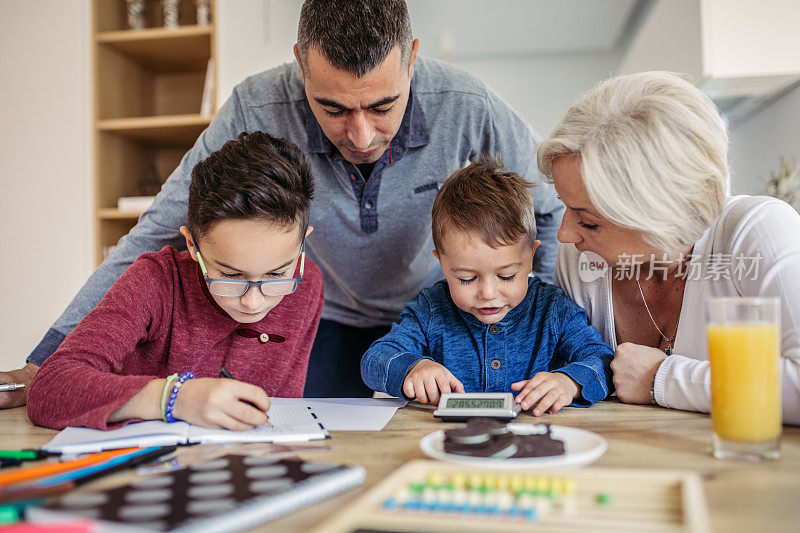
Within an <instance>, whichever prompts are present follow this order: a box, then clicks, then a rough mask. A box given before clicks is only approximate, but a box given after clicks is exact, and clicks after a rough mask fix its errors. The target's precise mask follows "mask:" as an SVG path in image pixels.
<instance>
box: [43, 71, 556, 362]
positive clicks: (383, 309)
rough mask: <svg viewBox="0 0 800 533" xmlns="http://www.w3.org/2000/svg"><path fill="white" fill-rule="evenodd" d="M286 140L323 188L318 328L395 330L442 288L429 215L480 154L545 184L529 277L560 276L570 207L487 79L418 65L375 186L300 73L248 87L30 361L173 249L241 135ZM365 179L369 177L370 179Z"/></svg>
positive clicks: (310, 244)
mask: <svg viewBox="0 0 800 533" xmlns="http://www.w3.org/2000/svg"><path fill="white" fill-rule="evenodd" d="M258 130H260V131H265V132H267V133H269V134H271V135H274V136H278V137H285V138H286V139H288V140H290V141H292V142H293V143H295V144H297V145H298V146H299V147H300V148H301V149H302V150H303V151H305V152H306V153H307V154H308V156H309V159H310V161H311V166H312V169H313V174H314V178H315V181H316V197H315V199H314V202H313V204H312V209H311V224H312V225H313V226H314V231H313V233H312V234H311V235H310V236H309V238H308V239H307V241H306V250H307V252H308V255H309V257H311V258H312V259H313V260H314V261H315V262H316V263H317V264H318V265H319V267H320V268H321V269H322V272H323V275H324V279H325V308H324V310H323V318H326V319H329V320H334V321H337V322H341V323H344V324H349V325H353V326H359V327H368V326H376V325H388V324H390V323H391V322H392V321H394V320H395V319H396V318H397V315H398V314H399V312H400V310H401V309H402V308H403V305H404V304H405V303H406V302H407V301H409V300H410V299H411V298H413V297H414V296H416V294H417V293H418V292H419V291H420V290H421V289H423V288H425V287H429V286H431V285H433V284H434V283H435V282H436V281H437V280H439V279H441V278H442V273H441V270H440V268H439V264H438V262H437V261H436V259H435V258H434V257H433V255H432V253H431V250H433V241H432V239H431V228H430V226H431V207H432V205H433V199H434V197H435V196H436V191H437V190H438V188H439V186H440V185H441V183H442V182H443V181H444V180H445V179H446V178H447V176H448V175H449V174H450V173H451V172H452V171H453V170H455V169H457V168H460V167H463V166H464V165H465V164H466V163H467V162H468V161H469V160H471V159H475V158H477V157H478V156H480V154H481V153H484V152H485V153H490V154H494V155H497V156H499V157H501V158H502V160H503V162H504V164H505V166H506V168H508V169H509V170H511V171H514V172H517V173H518V174H520V175H521V176H523V177H524V178H527V179H529V180H532V181H534V182H537V183H539V185H538V186H537V187H536V188H535V189H534V198H535V202H536V211H537V224H538V229H539V239H540V240H541V241H542V245H541V246H540V247H539V249H538V251H537V252H536V255H535V257H534V271H535V272H536V273H537V274H539V275H540V276H541V277H543V278H544V279H546V280H549V279H551V278H552V273H553V268H554V266H555V255H556V254H555V251H556V240H555V234H556V231H557V229H558V226H559V224H560V222H561V215H562V213H563V206H562V205H561V203H560V202H559V201H558V200H557V198H556V196H555V192H554V190H553V187H552V185H548V184H544V183H542V182H541V179H540V176H539V172H538V170H537V167H536V146H537V141H538V138H537V136H536V134H535V133H534V132H533V131H532V130H531V128H530V127H529V126H528V125H527V124H526V123H525V122H524V121H523V120H522V119H521V118H520V117H519V116H518V115H517V114H516V113H515V112H514V111H513V110H512V109H511V108H510V107H509V106H508V105H507V104H506V103H505V102H503V101H502V100H501V99H500V97H499V96H497V95H496V94H495V93H494V92H493V91H491V90H490V89H489V88H488V87H487V86H486V85H485V84H484V83H483V82H482V81H481V80H480V79H478V78H476V77H475V76H472V75H470V74H468V73H466V72H465V71H463V70H460V69H457V68H455V67H453V66H451V65H448V64H447V63H444V62H441V61H437V60H433V59H426V58H422V57H419V58H417V61H416V63H415V65H414V76H413V78H412V81H411V97H410V98H409V102H408V105H407V107H406V111H405V115H404V117H403V121H402V124H401V126H400V129H399V131H398V133H397V135H396V136H395V138H394V139H393V140H392V142H391V144H390V148H389V149H387V150H386V152H385V153H384V154H383V156H382V157H381V158H380V159H379V160H378V162H377V163H376V164H375V166H374V168H373V170H372V174H371V175H370V176H369V177H366V176H361V174H360V173H359V171H358V169H357V168H356V167H355V165H353V164H352V163H350V162H348V161H346V160H345V159H343V158H342V157H341V155H340V154H339V152H338V151H337V150H336V149H335V147H334V146H333V145H332V144H331V143H330V141H329V140H328V139H327V138H326V137H325V136H324V134H323V133H322V130H321V129H320V127H319V124H318V123H317V121H316V119H315V118H314V115H313V114H312V113H311V109H310V108H309V106H308V102H307V100H306V96H305V90H304V87H303V82H302V78H301V76H300V70H299V68H298V66H297V65H296V64H295V63H291V64H285V65H281V66H279V67H276V68H273V69H271V70H268V71H265V72H262V73H261V74H257V75H255V76H251V77H249V78H247V79H246V80H245V81H244V82H242V83H241V84H240V85H238V86H237V87H236V88H235V89H234V91H233V95H232V96H231V97H230V98H229V99H228V100H227V101H226V102H225V104H224V105H223V106H222V108H220V110H219V112H218V113H217V115H216V116H215V117H214V120H213V121H212V123H211V125H210V126H209V127H208V128H207V129H206V130H205V131H204V132H203V133H202V134H201V135H200V137H199V138H198V139H197V141H196V142H195V144H194V146H193V147H192V148H191V150H189V152H187V153H186V155H185V156H184V157H183V159H182V160H181V163H180V165H179V166H178V168H176V169H175V171H174V172H173V173H172V175H171V176H170V177H169V179H168V180H167V182H166V183H165V184H164V186H163V187H162V190H161V192H160V193H159V195H158V197H157V198H156V201H155V202H154V203H153V205H152V206H151V207H150V209H148V210H147V211H146V212H145V213H144V214H143V215H142V217H141V218H140V220H139V223H138V224H137V225H136V226H135V227H134V228H133V229H132V230H131V232H130V233H129V234H128V235H126V236H125V237H123V238H122V239H121V240H120V242H119V244H118V245H117V247H116V248H115V250H114V251H113V252H112V254H111V255H110V256H109V258H108V259H107V260H106V261H104V262H103V264H102V265H101V266H100V267H99V268H98V269H97V270H96V271H95V273H94V274H93V275H92V276H91V277H90V278H89V281H88V282H87V283H86V285H84V287H83V288H82V289H81V291H80V292H79V293H78V295H77V296H76V297H75V299H74V300H73V301H72V303H70V305H69V307H68V308H67V309H66V311H64V313H63V314H62V315H61V317H60V318H59V319H58V320H57V321H56V323H55V324H54V325H53V327H52V328H51V329H50V331H48V332H47V334H46V335H45V337H44V339H43V340H42V342H41V343H40V344H39V345H38V346H37V348H36V349H35V350H34V352H33V353H32V354H31V355H30V357H29V358H28V360H29V361H32V362H34V363H37V364H41V363H42V362H43V361H44V359H46V357H47V356H49V355H50V354H51V353H53V352H54V351H55V350H56V348H57V347H58V345H59V344H60V343H61V341H62V340H63V339H64V337H65V336H66V335H67V334H68V333H69V332H70V331H72V329H73V328H74V327H75V326H76V325H77V324H78V322H80V320H81V319H82V318H83V317H84V316H85V315H86V314H87V313H88V312H89V311H91V310H92V309H93V308H94V306H95V305H96V304H97V302H99V301H100V299H101V298H102V296H103V295H104V294H105V292H106V291H107V290H108V288H109V287H110V286H111V284H112V283H113V282H114V281H115V280H116V279H117V278H118V277H119V276H120V275H121V274H122V272H123V271H124V270H125V268H127V266H128V265H130V264H131V263H132V262H133V261H134V260H135V259H136V258H137V257H138V256H139V255H140V254H142V253H144V252H147V251H152V250H159V249H161V248H162V247H163V246H165V245H167V244H169V245H172V246H175V247H176V248H179V249H180V248H185V242H184V240H183V237H181V235H180V233H179V232H178V228H179V227H180V226H181V225H184V224H186V209H187V207H186V204H187V199H188V191H189V182H190V181H191V171H192V168H193V167H194V165H195V164H196V163H197V162H199V161H201V160H203V159H205V158H206V157H207V156H208V155H209V154H210V153H211V152H213V151H215V150H217V149H219V148H220V147H221V146H222V145H223V144H224V143H225V142H226V141H228V140H230V139H235V138H236V137H237V136H238V134H239V133H241V132H243V131H247V132H252V131H258ZM365 178H366V179H365Z"/></svg>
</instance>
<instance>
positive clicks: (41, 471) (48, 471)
mask: <svg viewBox="0 0 800 533" xmlns="http://www.w3.org/2000/svg"><path fill="white" fill-rule="evenodd" d="M133 450H138V448H122V449H119V450H110V451H107V452H100V453H93V454H91V455H87V456H86V457H81V458H80V459H73V460H72V461H63V462H60V463H47V464H44V465H39V466H32V467H30V468H23V469H21V470H15V471H13V472H8V473H6V474H0V487H1V486H3V485H7V484H9V483H16V482H18V481H27V480H29V479H35V478H38V477H43V476H49V475H52V474H59V473H61V472H66V471H67V470H72V469H73V468H79V467H82V466H86V465H91V464H94V463H99V462H100V461H105V460H106V459H110V458H112V457H116V456H117V455H122V454H124V453H130V452H131V451H133Z"/></svg>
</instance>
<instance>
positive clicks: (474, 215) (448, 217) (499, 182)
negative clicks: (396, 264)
mask: <svg viewBox="0 0 800 533" xmlns="http://www.w3.org/2000/svg"><path fill="white" fill-rule="evenodd" d="M532 187H533V185H532V184H531V183H529V182H527V181H525V180H524V179H522V178H521V177H520V176H519V175H517V174H515V173H514V172H508V171H506V169H505V168H504V167H503V164H502V163H501V162H500V160H499V159H496V158H493V157H491V156H488V155H485V154H484V155H482V156H481V158H480V160H479V161H476V162H472V163H470V164H469V165H468V166H466V167H464V168H461V169H459V170H456V171H455V172H453V173H452V174H451V175H450V177H449V178H447V181H445V182H444V185H442V188H441V189H439V192H438V194H437V195H436V199H435V200H434V202H433V211H432V216H431V218H432V220H431V230H432V232H433V244H434V246H435V247H436V249H437V250H438V251H439V253H443V252H444V248H443V246H442V236H443V235H444V234H445V232H446V231H447V230H450V229H456V230H459V231H463V232H467V233H473V234H475V235H478V236H480V238H481V240H483V242H484V243H486V244H487V245H489V246H491V247H492V248H497V247H498V246H502V245H507V244H514V243H516V242H517V241H518V240H519V239H520V238H521V237H524V238H525V239H527V241H528V242H529V243H530V245H531V246H533V243H534V241H535V240H536V218H535V213H534V209H533V197H532V195H531V191H530V190H531V188H532Z"/></svg>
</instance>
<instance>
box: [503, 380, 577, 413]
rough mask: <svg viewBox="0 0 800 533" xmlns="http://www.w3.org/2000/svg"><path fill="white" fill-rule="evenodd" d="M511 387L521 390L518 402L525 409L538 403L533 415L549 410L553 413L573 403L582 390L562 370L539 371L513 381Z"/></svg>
mask: <svg viewBox="0 0 800 533" xmlns="http://www.w3.org/2000/svg"><path fill="white" fill-rule="evenodd" d="M511 389H512V390H515V391H520V392H519V394H517V398H516V402H517V403H518V404H520V405H521V406H522V409H523V411H527V410H528V409H530V408H531V407H533V406H534V405H536V409H534V410H533V416H541V415H543V414H544V412H545V411H548V410H549V411H550V412H551V413H557V412H559V411H560V410H561V408H562V407H564V406H565V405H569V404H571V403H572V400H574V399H575V397H576V396H578V393H579V392H580V388H579V387H578V384H577V383H575V382H574V381H572V378H570V377H569V376H568V375H566V374H564V373H562V372H539V373H538V374H536V375H535V376H533V377H532V378H531V379H526V380H523V381H517V382H516V383H512V384H511ZM537 404H538V405H537Z"/></svg>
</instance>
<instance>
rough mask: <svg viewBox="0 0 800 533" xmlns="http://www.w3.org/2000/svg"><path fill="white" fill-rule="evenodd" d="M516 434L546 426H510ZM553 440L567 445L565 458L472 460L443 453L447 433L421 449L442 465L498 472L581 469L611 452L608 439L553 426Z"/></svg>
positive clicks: (433, 437)
mask: <svg viewBox="0 0 800 533" xmlns="http://www.w3.org/2000/svg"><path fill="white" fill-rule="evenodd" d="M508 429H509V430H511V431H512V432H513V433H517V434H526V433H542V432H543V424H508ZM550 429H551V431H552V433H551V435H552V437H553V438H554V439H559V440H563V441H564V449H565V453H564V455H556V456H552V457H521V458H517V459H497V458H494V457H470V456H468V455H459V454H456V453H447V452H445V451H444V431H443V430H441V429H440V430H439V431H434V432H433V433H429V434H427V435H425V436H424V437H422V440H420V441H419V447H420V448H422V451H423V452H425V455H427V456H428V457H431V458H433V459H438V460H440V461H447V462H449V463H458V464H462V465H469V466H485V467H495V468H522V467H524V468H557V467H578V466H584V465H588V464H589V463H591V462H593V461H596V460H597V459H598V458H599V457H600V456H601V455H603V454H604V453H605V451H606V448H608V444H607V443H606V439H604V438H603V437H601V436H600V435H598V434H597V433H592V432H591V431H586V430H583V429H578V428H571V427H567V426H553V425H551V426H550Z"/></svg>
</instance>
